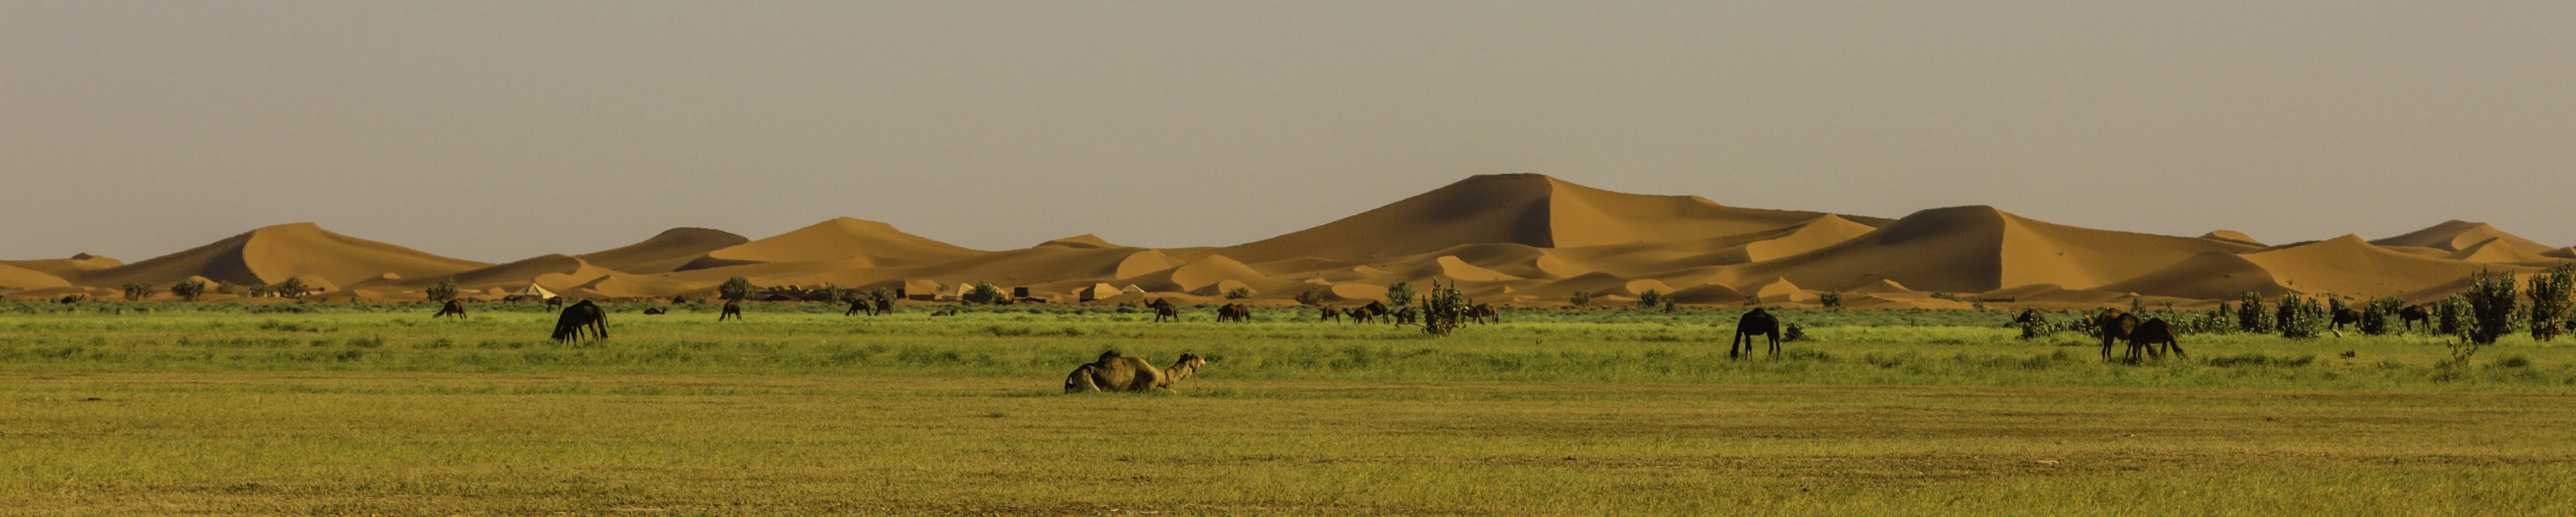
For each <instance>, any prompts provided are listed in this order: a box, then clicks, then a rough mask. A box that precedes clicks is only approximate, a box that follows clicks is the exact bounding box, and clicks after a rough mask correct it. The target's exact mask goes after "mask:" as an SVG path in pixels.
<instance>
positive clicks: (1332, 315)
mask: <svg viewBox="0 0 2576 517" xmlns="http://www.w3.org/2000/svg"><path fill="white" fill-rule="evenodd" d="M1319 310H1320V311H1321V313H1320V314H1318V315H1316V317H1315V322H1316V323H1323V322H1327V321H1341V320H1342V311H1341V310H1340V309H1334V308H1332V307H1322V308H1319Z"/></svg>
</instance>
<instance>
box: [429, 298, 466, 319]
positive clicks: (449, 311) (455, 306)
mask: <svg viewBox="0 0 2576 517" xmlns="http://www.w3.org/2000/svg"><path fill="white" fill-rule="evenodd" d="M441 316H455V317H456V319H460V320H461V319H465V302H460V301H456V300H448V301H447V305H445V306H442V307H439V308H438V314H432V315H430V316H429V317H430V319H437V318H439V317H441Z"/></svg>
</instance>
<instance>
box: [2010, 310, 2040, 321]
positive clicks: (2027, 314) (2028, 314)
mask: <svg viewBox="0 0 2576 517" xmlns="http://www.w3.org/2000/svg"><path fill="white" fill-rule="evenodd" d="M2026 323H2048V318H2046V317H2043V316H2040V315H2039V309H2022V310H2021V315H2018V316H2013V319H2012V324H2014V325H2021V324H2026Z"/></svg>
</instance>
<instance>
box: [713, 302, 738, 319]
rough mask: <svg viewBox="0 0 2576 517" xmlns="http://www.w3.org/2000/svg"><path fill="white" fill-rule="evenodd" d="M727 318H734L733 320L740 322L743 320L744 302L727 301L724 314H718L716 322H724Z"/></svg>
mask: <svg viewBox="0 0 2576 517" xmlns="http://www.w3.org/2000/svg"><path fill="white" fill-rule="evenodd" d="M726 318H732V319H737V320H738V319H742V302H741V301H738V300H725V304H724V312H721V313H717V314H716V321H724V320H725V319H726Z"/></svg>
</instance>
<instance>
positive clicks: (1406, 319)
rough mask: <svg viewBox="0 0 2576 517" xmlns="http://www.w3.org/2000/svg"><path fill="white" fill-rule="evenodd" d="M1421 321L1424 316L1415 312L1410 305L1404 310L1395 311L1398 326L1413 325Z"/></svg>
mask: <svg viewBox="0 0 2576 517" xmlns="http://www.w3.org/2000/svg"><path fill="white" fill-rule="evenodd" d="M1421 319H1422V316H1421V315H1420V314H1419V313H1415V312H1413V307H1412V306H1409V305H1408V306H1405V308H1403V309H1400V310H1397V311H1395V324H1397V325H1412V324H1414V322H1416V321H1420V320H1421Z"/></svg>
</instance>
